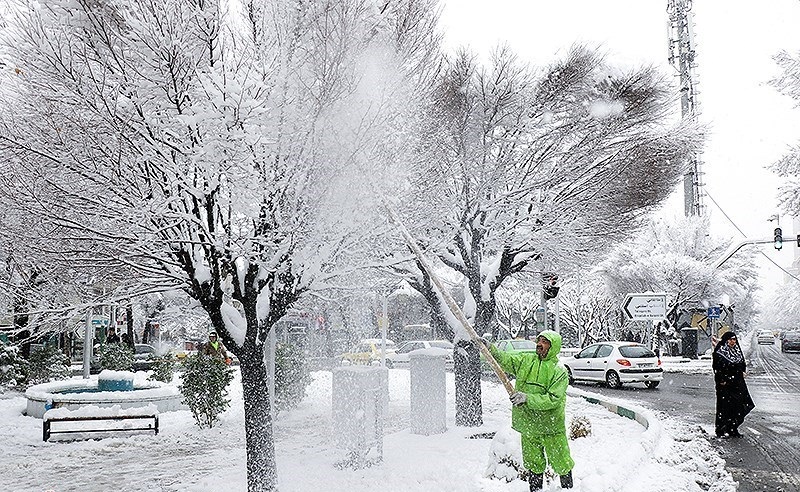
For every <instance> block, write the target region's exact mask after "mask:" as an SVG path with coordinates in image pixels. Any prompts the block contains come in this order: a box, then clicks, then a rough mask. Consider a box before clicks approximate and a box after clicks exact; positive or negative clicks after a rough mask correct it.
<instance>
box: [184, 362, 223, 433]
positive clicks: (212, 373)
mask: <svg viewBox="0 0 800 492" xmlns="http://www.w3.org/2000/svg"><path fill="white" fill-rule="evenodd" d="M184 365H185V370H184V373H183V384H181V386H180V389H181V393H182V394H183V403H185V404H186V405H188V406H189V409H190V410H191V411H192V415H193V416H194V420H195V422H197V425H198V426H199V427H200V428H201V429H203V428H206V427H207V428H211V427H214V424H216V423H217V422H218V421H219V416H220V414H222V412H224V411H225V410H226V409H227V408H228V406H229V405H230V399H229V398H227V396H228V384H230V382H231V381H232V380H233V369H231V368H230V367H228V366H227V365H225V363H224V362H223V361H222V360H220V359H218V358H217V357H212V356H208V355H203V354H197V355H193V356H190V357H189V358H188V359H186V362H185V363H184Z"/></svg>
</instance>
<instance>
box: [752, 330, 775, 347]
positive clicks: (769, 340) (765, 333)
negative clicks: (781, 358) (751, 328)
mask: <svg viewBox="0 0 800 492" xmlns="http://www.w3.org/2000/svg"><path fill="white" fill-rule="evenodd" d="M756 339H757V340H758V344H759V345H761V344H762V343H766V344H769V345H775V335H774V334H773V333H772V331H771V330H758V333H757V334H756Z"/></svg>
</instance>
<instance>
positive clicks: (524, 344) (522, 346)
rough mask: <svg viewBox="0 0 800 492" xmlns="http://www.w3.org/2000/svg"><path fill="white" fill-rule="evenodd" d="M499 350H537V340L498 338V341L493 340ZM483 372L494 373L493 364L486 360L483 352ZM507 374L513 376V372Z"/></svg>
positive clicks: (516, 351) (510, 351)
mask: <svg viewBox="0 0 800 492" xmlns="http://www.w3.org/2000/svg"><path fill="white" fill-rule="evenodd" d="M492 343H493V344H494V346H495V347H497V350H500V351H501V352H509V353H518V352H536V341H534V340H527V339H525V338H514V339H508V340H497V341H496V342H492ZM481 373H483V374H494V369H492V366H490V365H489V363H488V362H486V359H484V358H483V354H481ZM506 376H508V377H509V378H512V377H513V376H512V375H511V374H508V373H506Z"/></svg>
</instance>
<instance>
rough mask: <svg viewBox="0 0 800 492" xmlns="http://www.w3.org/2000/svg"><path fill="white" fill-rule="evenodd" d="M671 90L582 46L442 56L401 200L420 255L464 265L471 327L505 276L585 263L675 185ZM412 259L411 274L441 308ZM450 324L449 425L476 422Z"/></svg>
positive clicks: (648, 73) (474, 380)
mask: <svg viewBox="0 0 800 492" xmlns="http://www.w3.org/2000/svg"><path fill="white" fill-rule="evenodd" d="M674 95H675V92H674V91H673V90H672V89H671V87H670V85H669V84H668V83H667V80H666V77H665V76H662V75H659V74H658V73H657V72H656V71H655V70H654V69H652V68H644V69H634V70H631V71H623V70H617V69H614V68H612V67H610V66H609V65H608V64H606V63H605V62H604V60H603V58H602V57H601V56H599V55H598V54H597V53H594V52H592V51H590V50H587V49H584V48H580V47H578V48H575V49H572V50H571V51H570V52H569V54H568V55H567V56H566V57H565V58H564V59H563V60H561V61H558V62H556V63H554V64H553V65H551V66H549V67H546V68H544V69H542V70H538V71H536V70H533V69H531V68H528V67H526V66H524V65H522V64H521V63H520V62H519V61H517V60H516V59H515V57H514V55H513V54H511V53H510V52H509V51H508V50H498V51H497V52H496V53H495V55H494V57H493V59H492V61H491V62H490V64H489V66H488V67H485V68H484V67H482V66H479V65H478V64H477V63H476V62H475V60H474V58H473V57H471V56H470V55H468V54H464V53H462V54H460V55H459V56H457V57H455V58H453V59H452V60H451V61H450V63H449V65H448V67H447V69H446V70H445V71H444V75H443V77H442V78H441V81H440V85H439V89H438V93H437V99H436V102H435V104H433V105H432V106H431V114H430V120H429V126H428V127H426V128H425V131H426V132H427V133H426V136H427V138H426V139H425V140H424V143H425V147H424V148H422V149H419V156H420V160H422V161H423V165H421V166H420V171H419V173H418V175H417V176H416V181H415V185H416V190H417V193H419V194H421V195H422V196H424V197H426V199H425V200H424V201H420V200H413V199H411V198H409V199H407V200H403V201H402V202H401V203H399V204H398V208H399V209H400V210H401V213H402V214H403V216H404V217H405V220H406V221H407V222H409V223H417V224H420V225H419V226H418V227H413V226H412V227H410V228H411V229H412V233H413V234H414V236H415V237H417V238H418V239H419V241H420V243H421V244H422V245H423V246H424V247H425V248H427V252H428V254H429V255H431V256H435V257H436V259H437V261H438V262H440V263H441V264H442V265H444V266H445V267H447V268H449V269H452V270H453V271H455V272H458V273H459V274H460V275H461V276H462V278H463V283H462V285H463V290H464V296H465V299H466V300H465V301H464V304H463V306H462V309H463V311H464V312H465V314H466V316H467V317H468V319H469V320H471V322H472V323H473V324H474V326H475V328H476V331H477V332H478V333H482V332H485V331H488V330H487V328H488V327H489V326H490V322H491V320H492V318H493V316H494V312H495V305H496V300H495V293H496V291H497V289H498V287H499V286H500V285H501V284H502V283H503V281H504V280H506V279H507V278H509V277H510V276H512V275H515V274H519V273H521V272H541V271H553V270H555V271H558V270H559V269H563V268H568V267H571V266H574V265H577V264H583V265H586V264H589V263H590V262H592V261H593V260H595V259H596V258H598V257H600V256H601V255H602V254H603V253H604V252H606V251H608V249H609V247H610V246H611V245H612V244H614V243H615V242H616V241H618V240H619V239H620V238H621V237H622V235H623V234H624V233H625V232H626V231H628V230H630V229H631V228H633V227H635V225H636V224H637V222H638V221H639V219H640V218H641V217H642V215H643V213H644V212H645V211H646V210H648V209H650V208H651V207H652V206H653V205H655V204H658V203H660V202H661V201H662V200H663V199H664V198H665V197H666V196H667V194H668V193H666V192H664V190H671V189H673V186H674V185H675V183H676V182H677V179H678V177H679V176H680V174H681V170H682V165H681V163H682V161H683V159H684V156H686V155H687V153H688V152H690V151H692V150H694V149H696V148H697V145H698V143H699V140H700V137H699V133H698V132H697V131H696V129H695V127H693V126H692V123H691V122H689V121H685V120H684V121H681V120H678V119H677V118H675V115H674V111H673V108H675V107H676V105H675V104H674V102H675V101H674ZM421 202H422V203H424V206H415V205H418V204H419V205H421ZM430 217H433V219H430ZM426 218H427V219H426ZM411 266H412V268H409V269H408V271H407V276H408V281H409V282H410V283H411V284H412V285H413V286H414V287H415V288H417V289H418V290H420V291H421V292H423V294H424V295H426V299H428V300H429V302H431V303H432V305H434V306H435V307H436V308H437V309H438V310H439V311H441V312H445V311H446V309H447V308H446V307H445V306H444V304H443V303H442V302H441V301H440V299H439V296H438V295H436V293H432V294H431V293H430V290H431V289H430V282H429V281H428V279H426V278H425V273H424V272H421V271H420V270H419V269H418V268H413V264H412V265H411ZM426 291H428V293H426ZM448 319H449V320H451V321H454V318H453V317H452V316H451V317H449V318H448ZM452 330H453V332H454V338H455V342H456V350H455V374H456V420H457V424H458V425H469V426H471V425H479V424H480V423H481V421H482V419H481V404H480V380H479V374H480V363H479V357H478V351H477V349H476V347H475V346H474V345H473V343H472V342H471V341H469V338H468V337H467V335H466V333H465V332H464V330H463V329H461V328H460V326H459V325H458V324H457V323H453V325H452Z"/></svg>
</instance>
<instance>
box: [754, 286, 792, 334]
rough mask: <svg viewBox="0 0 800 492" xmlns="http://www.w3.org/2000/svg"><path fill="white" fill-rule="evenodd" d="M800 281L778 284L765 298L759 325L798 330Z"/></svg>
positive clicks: (776, 328) (775, 328)
mask: <svg viewBox="0 0 800 492" xmlns="http://www.w3.org/2000/svg"><path fill="white" fill-rule="evenodd" d="M799 286H800V281H797V280H792V281H790V282H789V283H787V284H785V285H780V286H776V288H775V290H774V292H773V293H772V295H771V296H770V297H769V298H767V299H765V302H764V303H763V306H764V307H763V309H762V312H761V313H759V323H758V325H759V326H763V327H764V328H769V329H774V330H796V329H797V328H798V327H800V289H798V287H799Z"/></svg>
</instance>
